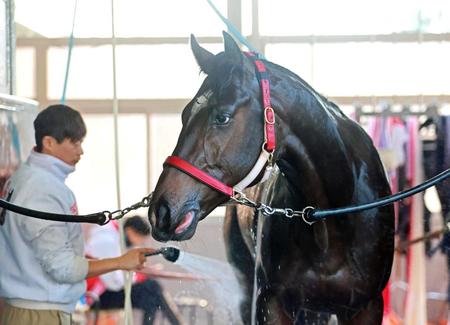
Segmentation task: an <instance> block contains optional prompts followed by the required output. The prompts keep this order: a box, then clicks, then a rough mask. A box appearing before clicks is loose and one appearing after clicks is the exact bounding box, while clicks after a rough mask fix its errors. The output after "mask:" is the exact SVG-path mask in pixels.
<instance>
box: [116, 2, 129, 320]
mask: <svg viewBox="0 0 450 325" xmlns="http://www.w3.org/2000/svg"><path fill="white" fill-rule="evenodd" d="M114 21H115V18H114V0H111V34H112V38H111V43H112V68H113V112H114V160H115V169H116V198H117V206H118V208H119V209H121V208H122V204H121V200H120V165H119V127H118V118H119V101H118V99H117V76H116V33H115V28H114ZM123 223H124V219H123V218H122V219H120V221H119V234H120V250H121V252H122V254H124V253H125V251H126V245H125V233H124V230H123ZM123 274H124V291H125V301H124V311H125V319H124V325H133V313H132V308H133V306H132V304H131V281H132V272H123Z"/></svg>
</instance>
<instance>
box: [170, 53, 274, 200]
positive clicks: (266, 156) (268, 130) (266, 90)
mask: <svg viewBox="0 0 450 325" xmlns="http://www.w3.org/2000/svg"><path fill="white" fill-rule="evenodd" d="M245 54H246V55H247V56H248V57H249V58H251V59H252V60H253V63H254V64H255V66H256V71H257V77H258V80H259V84H260V86H261V93H262V102H263V107H264V143H263V145H262V148H261V153H260V154H259V157H258V160H257V161H256V163H255V165H254V166H253V168H252V169H251V170H250V172H249V173H248V174H247V176H245V177H244V178H243V179H242V180H241V181H240V182H239V183H237V184H236V185H235V186H233V187H231V186H229V185H227V184H225V183H223V182H221V181H219V180H218V179H216V178H214V177H213V176H211V175H209V174H208V173H206V172H204V171H202V170H200V169H198V168H197V167H195V166H194V165H192V164H191V163H189V162H187V161H186V160H184V159H182V158H180V157H177V156H169V157H168V158H167V159H166V161H165V162H164V165H165V166H171V167H175V168H177V169H178V170H180V171H182V172H184V173H186V174H188V175H189V176H191V177H193V178H195V179H197V180H198V181H200V182H202V183H204V184H206V185H208V186H209V187H211V188H213V189H214V190H216V191H218V192H220V193H223V194H225V195H227V196H229V197H230V198H236V197H237V196H238V195H242V193H241V192H242V190H244V189H245V188H246V187H247V186H249V185H250V184H251V183H253V181H254V180H255V179H256V178H257V177H258V175H259V174H260V173H261V171H262V170H263V168H264V166H266V165H267V166H266V170H265V172H264V176H263V178H262V180H261V181H260V182H263V181H265V180H266V179H267V178H269V176H270V173H271V172H272V167H273V162H272V155H273V152H274V150H275V144H276V141H275V112H274V111H273V108H272V107H271V106H270V82H269V78H268V73H267V70H266V67H265V65H264V63H263V62H262V61H261V60H259V59H258V58H257V56H256V55H255V53H253V52H245Z"/></svg>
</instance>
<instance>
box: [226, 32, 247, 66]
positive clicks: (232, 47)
mask: <svg viewBox="0 0 450 325" xmlns="http://www.w3.org/2000/svg"><path fill="white" fill-rule="evenodd" d="M222 33H223V41H224V46H225V55H226V56H227V57H228V58H230V59H232V60H233V61H235V62H238V63H242V60H243V55H242V51H241V49H240V48H239V46H238V45H237V44H236V42H235V41H234V39H233V37H231V35H230V34H228V33H227V32H225V31H223V32H222Z"/></svg>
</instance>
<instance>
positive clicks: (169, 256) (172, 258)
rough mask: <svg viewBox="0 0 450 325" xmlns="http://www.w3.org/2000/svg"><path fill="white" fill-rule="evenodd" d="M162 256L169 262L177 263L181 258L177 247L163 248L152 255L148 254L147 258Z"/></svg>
mask: <svg viewBox="0 0 450 325" xmlns="http://www.w3.org/2000/svg"><path fill="white" fill-rule="evenodd" d="M159 254H161V255H162V256H163V257H164V258H165V259H166V260H168V261H169V262H172V263H174V262H176V261H177V260H178V257H180V250H179V249H178V248H175V247H163V248H160V249H158V250H156V251H154V252H152V253H147V254H145V256H154V255H159Z"/></svg>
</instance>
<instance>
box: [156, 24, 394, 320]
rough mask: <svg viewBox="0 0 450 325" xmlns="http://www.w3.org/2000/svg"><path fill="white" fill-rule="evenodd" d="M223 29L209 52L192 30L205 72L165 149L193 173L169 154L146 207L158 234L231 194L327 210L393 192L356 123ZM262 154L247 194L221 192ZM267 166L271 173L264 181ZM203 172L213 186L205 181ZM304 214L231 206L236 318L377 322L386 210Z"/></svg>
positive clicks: (193, 219)
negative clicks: (318, 217)
mask: <svg viewBox="0 0 450 325" xmlns="http://www.w3.org/2000/svg"><path fill="white" fill-rule="evenodd" d="M223 37H224V51H223V52H220V53H218V54H216V55H214V54H212V53H210V52H209V51H208V50H206V49H204V48H203V47H201V46H200V45H199V43H198V42H197V40H196V38H195V37H194V36H193V35H191V49H192V52H193V54H194V57H195V59H196V61H197V63H198V65H199V67H200V69H201V71H203V72H204V73H205V74H206V78H205V80H204V82H203V83H202V85H201V86H200V88H199V90H198V92H197V94H196V95H195V96H194V97H193V99H192V100H191V101H190V102H189V103H188V104H187V105H186V107H185V108H184V110H183V112H182V122H183V126H182V130H181V132H180V135H179V138H178V142H177V145H176V147H175V149H174V151H173V155H172V158H170V157H169V158H170V159H175V158H173V157H176V159H178V160H180V161H181V162H179V163H180V164H185V165H189V166H194V167H192V168H193V169H194V170H195V171H192V170H191V171H186V170H185V168H183V167H180V165H177V164H175V163H174V161H172V160H170V159H169V158H168V160H167V161H166V163H165V165H164V169H163V171H162V174H161V175H160V177H159V180H158V182H157V185H156V187H155V189H154V192H153V196H152V200H151V203H150V207H149V210H148V218H149V221H150V223H151V225H152V236H153V237H154V238H155V239H156V240H158V241H162V242H166V241H169V240H175V241H183V240H188V239H190V238H192V236H193V235H194V234H195V230H196V227H197V225H198V223H199V222H200V221H201V220H202V219H204V218H205V217H206V216H207V215H208V214H209V213H210V212H211V211H212V210H214V209H215V208H216V207H218V206H219V205H222V204H226V203H227V202H230V197H231V198H232V199H233V198H234V200H236V197H237V196H238V197H241V198H242V197H243V196H244V195H246V197H248V198H250V197H251V198H253V199H254V200H264V202H265V204H267V205H270V206H271V207H282V208H285V207H289V208H292V209H303V208H304V207H306V206H314V207H320V208H322V209H326V208H337V207H343V206H348V205H354V204H359V203H366V202H370V201H373V200H376V199H377V198H380V197H384V196H387V195H389V194H390V193H391V192H390V187H389V183H388V181H387V178H386V174H385V170H384V167H383V165H382V163H381V160H380V158H379V155H378V153H377V151H376V149H375V148H374V146H373V143H372V141H371V139H370V138H369V136H368V135H367V134H366V133H365V131H364V130H363V129H362V128H361V127H360V126H359V125H358V124H357V123H355V122H353V121H352V120H351V119H350V118H348V117H347V116H346V115H345V114H343V113H342V111H341V110H340V109H339V108H338V106H337V105H336V104H334V103H332V102H331V101H330V100H328V99H327V98H326V97H324V96H322V95H320V94H319V93H318V92H317V91H315V90H314V89H313V88H312V87H311V86H310V85H309V84H307V83H306V82H305V81H304V80H303V79H301V78H300V77H299V76H297V75H296V74H294V73H293V72H291V71H289V70H288V69H286V68H284V67H282V66H279V65H277V64H275V63H272V62H269V61H267V60H265V59H259V60H258V61H259V62H260V63H259V67H260V66H261V65H263V68H264V69H263V70H264V71H263V72H264V76H263V77H261V76H262V75H258V71H259V70H258V69H256V68H255V67H256V65H257V64H256V63H255V58H254V57H252V56H251V55H246V54H245V53H244V52H242V51H241V50H240V48H239V46H238V45H237V44H236V42H235V41H234V40H233V38H232V37H231V36H230V35H229V34H227V33H226V32H224V35H223ZM261 79H264V80H265V81H270V83H266V85H267V84H269V87H265V88H264V89H263V88H262V86H261V84H262V83H261V82H262V80H261ZM269 91H270V96H271V97H270V107H265V106H266V104H267V103H264V104H263V103H262V102H264V101H265V98H267V96H266V95H267V94H266V93H268V92H269ZM265 96H266V97H265ZM267 127H272V129H270V128H267ZM269 133H270V134H269ZM270 136H273V137H275V136H276V146H273V147H274V148H271V150H268V149H267V148H264V147H265V146H267V144H268V140H270V139H268V137H270ZM262 148H263V149H262ZM262 152H268V153H269V158H268V159H266V160H263V162H264V166H263V167H262V169H258V172H257V175H256V176H255V177H253V178H254V179H253V180H252V181H251V183H250V184H245V187H246V189H245V190H244V192H243V193H240V192H238V193H240V194H239V195H236V194H237V193H235V192H234V190H233V191H231V192H230V193H228V192H227V190H223V189H221V185H223V184H237V183H240V181H241V180H242V179H243V178H246V175H248V174H249V173H252V172H251V171H252V170H253V169H254V166H255V164H257V162H258V161H259V160H260V158H259V157H260V156H261V153H262ZM269 165H270V166H272V165H273V172H272V175H271V176H270V177H269V179H268V180H267V181H264V182H262V179H263V177H264V176H263V174H265V172H266V171H268V170H269V168H268V166H269ZM174 167H175V168H174ZM264 167H267V168H264ZM195 174H197V176H195ZM199 174H200V176H198V175H199ZM208 177H210V178H213V179H214V180H217V181H219V183H220V184H219V185H217V184H216V185H214V184H212V185H211V182H208V181H206V182H204V180H205V178H208ZM199 179H200V180H203V181H199ZM213 183H214V182H213ZM226 193H228V194H226ZM305 221H307V220H303V219H302V218H300V217H292V216H291V218H288V217H285V216H280V215H275V214H274V215H272V216H267V215H264V214H262V213H260V212H258V210H255V209H252V208H250V207H246V206H235V205H228V207H227V211H226V216H225V221H224V236H225V243H226V250H227V255H228V259H229V261H230V263H231V264H232V265H233V266H235V267H236V268H237V276H238V278H239V280H240V281H241V284H242V288H243V290H244V292H245V298H244V299H243V300H242V303H241V307H240V311H241V316H242V320H243V322H244V323H245V324H251V323H252V324H253V322H256V323H257V324H298V323H299V322H300V318H302V317H304V315H305V311H306V312H307V313H309V314H311V313H312V314H313V315H314V313H317V315H321V314H320V313H327V314H335V315H336V317H337V319H338V322H339V324H341V325H342V324H345V325H356V324H357V325H361V324H365V325H367V324H381V322H382V317H383V297H382V291H383V288H384V287H385V286H386V283H387V281H388V279H389V276H390V271H391V266H392V260H393V252H394V211H393V207H392V206H385V207H380V208H375V209H371V210H367V211H364V212H359V213H354V214H351V215H350V214H346V215H341V216H332V217H329V218H327V219H326V220H322V221H319V222H315V223H313V224H312V223H311V222H305ZM258 237H259V238H260V245H257V239H258ZM255 268H256V269H255ZM218 272H220V270H218ZM255 277H256V279H255ZM255 286H256V288H255ZM253 292H256V295H255V296H256V301H254V302H253V304H254V306H253V307H252V295H253ZM252 310H253V312H251V311H252ZM302 315H303V316H302ZM322 315H323V314H322ZM315 319H318V318H315Z"/></svg>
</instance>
